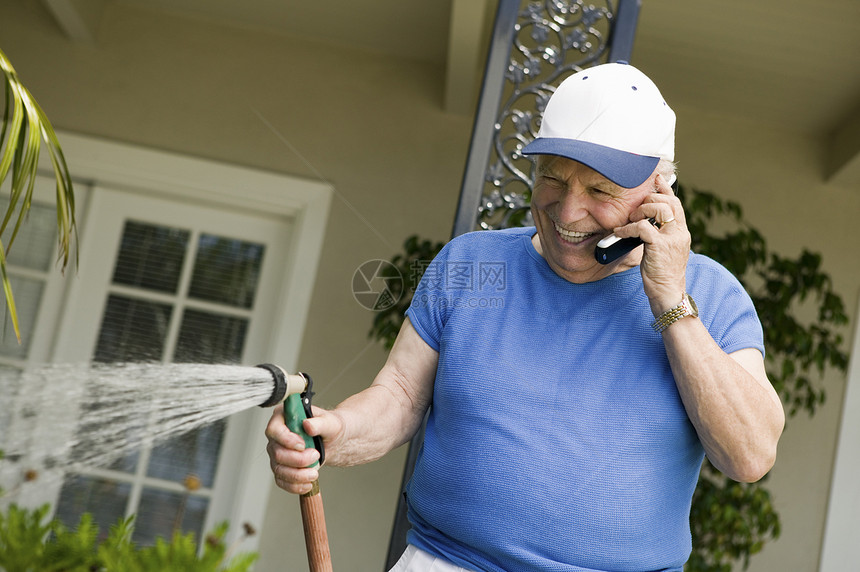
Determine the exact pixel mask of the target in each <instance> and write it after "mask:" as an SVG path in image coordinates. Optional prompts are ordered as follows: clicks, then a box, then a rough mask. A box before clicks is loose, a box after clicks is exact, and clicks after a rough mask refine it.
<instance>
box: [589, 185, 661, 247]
mask: <svg viewBox="0 0 860 572" xmlns="http://www.w3.org/2000/svg"><path fill="white" fill-rule="evenodd" d="M676 184H677V177H676V176H675V175H672V178H671V179H669V186H671V187H672V190H673V191H675V192H677V190H678V189H677V187H676ZM654 192H655V193H656V192H657V191H654ZM648 222H650V223H651V224H653V225H654V226H657V220H656V219H653V218H649V219H648ZM640 244H642V239H641V238H639V237H638V236H630V237H628V238H618V237H617V236H615V235H614V234H610V235H609V236H607V237H606V238H604V239H603V240H601V241H600V242H598V243H597V247H596V248H595V249H594V258H595V259H596V260H597V261H598V262H599V263H601V264H609V263H610V262H615V261H616V260H618V259H619V258H621V257H622V256H624V255H625V254H627V253H628V252H630V251H631V250H633V249H634V248H636V247H637V246H639V245H640Z"/></svg>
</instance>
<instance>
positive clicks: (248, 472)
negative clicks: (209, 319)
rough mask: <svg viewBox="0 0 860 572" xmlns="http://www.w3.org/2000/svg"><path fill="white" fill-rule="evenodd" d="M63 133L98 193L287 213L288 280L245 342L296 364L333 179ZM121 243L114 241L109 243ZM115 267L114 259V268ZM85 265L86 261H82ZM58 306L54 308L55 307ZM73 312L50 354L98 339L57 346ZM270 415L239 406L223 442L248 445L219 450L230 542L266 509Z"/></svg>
mask: <svg viewBox="0 0 860 572" xmlns="http://www.w3.org/2000/svg"><path fill="white" fill-rule="evenodd" d="M58 135H59V138H60V141H61V143H62V145H63V151H64V154H65V156H66V160H67V163H68V165H69V168H70V170H71V171H72V173H73V177H74V179H75V181H76V185H80V186H81V187H90V188H91V194H92V195H93V196H92V198H93V199H95V197H96V195H97V193H99V189H111V190H119V191H123V192H128V193H132V194H138V195H142V196H152V197H158V198H163V199H168V200H172V201H181V202H190V203H193V204H195V205H198V204H199V205H202V206H206V207H215V208H222V209H223V208H227V209H230V210H232V211H236V212H242V213H247V214H250V215H252V216H257V217H266V218H272V217H274V218H277V219H284V218H288V219H290V220H291V224H292V231H291V235H290V244H289V245H288V247H287V256H286V260H285V261H284V264H283V271H282V275H281V277H280V280H279V281H278V283H279V284H280V285H281V286H280V291H279V292H278V293H277V294H276V296H275V299H276V300H277V303H276V304H275V307H274V308H272V312H271V313H272V316H273V319H272V324H271V326H270V328H269V331H268V332H266V334H267V335H266V336H255V338H256V339H252V338H250V337H249V338H248V339H247V340H246V344H258V347H260V348H261V351H262V352H263V353H264V354H265V355H267V356H270V358H269V360H268V361H272V362H274V363H277V364H279V365H281V366H282V367H284V368H286V369H287V370H290V371H294V370H296V369H297V360H298V350H299V347H300V342H301V338H302V334H303V330H304V326H305V323H306V321H307V315H308V309H309V306H310V299H311V295H312V292H313V277H315V276H316V271H317V267H318V263H319V257H320V252H321V249H322V242H323V238H324V233H325V226H326V220H327V217H328V210H329V207H330V202H331V196H332V192H333V189H332V187H331V186H330V185H328V184H326V183H321V182H317V181H311V180H307V179H301V178H298V177H292V176H288V175H281V174H275V173H269V172H264V171H260V170H256V169H250V168H246V167H239V166H234V165H227V164H223V163H219V162H215V161H210V160H205V159H198V158H191V157H187V156H182V155H179V154H174V153H168V152H164V151H158V150H152V149H146V148H142V147H136V146H132V145H128V144H120V143H114V142H110V141H105V140H100V139H96V138H92V137H86V136H82V135H78V134H74V133H65V132H60V133H59V134H58ZM76 188H77V187H76ZM95 203H96V201H95V200H91V201H89V202H88V204H85V206H84V207H83V208H80V206H79V209H78V212H77V216H78V225H79V232H80V234H81V240H85V238H86V233H87V230H88V218H89V217H90V214H91V213H90V211H91V210H92V208H93V205H94V204H95ZM115 246H116V245H110V248H115ZM113 254H115V252H113V253H112V255H111V256H108V257H107V258H106V259H105V260H109V261H110V262H108V263H107V264H110V265H112V264H113ZM82 266H83V265H82ZM111 270H112V267H111V269H109V270H108V272H110V271H111ZM82 271H85V268H83V267H82ZM76 273H77V270H76V269H74V268H73V269H71V270H70V271H67V275H71V276H72V277H74V275H75V274H76ZM80 283H81V281H80V280H74V279H73V280H71V284H70V285H69V287H68V291H67V292H66V293H65V296H64V300H65V301H69V300H75V299H76V295H77V294H78V293H77V292H76V289H79V288H81V286H80ZM57 309H58V308H55V309H54V313H55V314H56V311H57ZM40 313H41V314H43V315H44V313H42V312H40ZM72 315H73V308H71V307H70V305H69V304H65V307H64V308H63V310H62V312H60V317H59V327H58V330H57V333H56V335H55V337H54V343H53V344H52V348H53V349H52V351H51V352H50V361H54V362H60V363H61V362H68V361H80V356H81V355H87V356H88V355H89V352H91V350H92V348H91V347H75V346H74V344H68V345H67V346H66V347H65V348H64V349H62V350H60V344H58V343H56V342H57V341H58V340H61V339H62V340H70V339H71V340H74V339H77V337H76V336H75V335H74V323H73V320H72V319H71V317H72ZM82 352H83V353H82ZM268 416H269V412H268V411H265V410H262V409H255V410H248V411H245V412H242V413H240V414H239V415H238V416H236V417H237V419H236V423H237V424H238V426H239V427H241V430H240V431H233V432H232V434H231V437H230V439H232V440H235V441H237V442H235V443H228V442H225V443H223V444H222V448H223V449H222V450H224V449H227V448H228V447H230V448H233V449H234V450H238V451H240V452H241V453H240V456H239V457H238V458H237V457H236V456H231V458H230V459H229V460H228V459H226V458H225V455H221V459H220V460H219V466H218V473H217V475H218V476H217V478H216V479H217V481H216V483H214V484H213V488H218V489H219V490H222V491H230V494H229V498H226V497H227V495H224V494H217V495H214V496H213V498H212V504H211V505H210V514H215V513H220V514H221V515H222V516H223V515H226V516H224V518H226V519H228V520H229V522H230V523H231V528H230V531H229V532H228V537H227V541H228V542H232V541H234V540H235V539H236V538H238V537H240V536H241V535H242V526H241V525H242V523H243V522H249V523H251V524H253V525H254V526H256V527H257V528H259V527H260V525H261V524H262V522H263V519H264V516H265V511H266V507H267V505H268V498H269V494H270V492H271V490H272V486H273V485H272V479H271V475H270V473H269V469H268V463H267V462H266V460H265V455H264V450H265V437H264V435H263V428H264V427H265V423H266V420H267V419H268ZM231 422H232V420H231ZM255 429H256V430H255ZM228 461H229V466H230V467H231V468H233V469H235V468H239V469H238V470H229V471H224V470H223V468H224V464H225V463H227V462H228ZM212 524H213V523H212V522H211V518H208V519H207V523H206V526H207V527H211V525H212ZM208 529H209V528H207V529H206V530H208ZM258 538H259V537H258V536H254V537H251V538H249V539H247V540H246V541H245V542H244V544H243V549H247V550H256V549H257V547H258V544H259V540H258Z"/></svg>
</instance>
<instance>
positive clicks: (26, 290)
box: [0, 243, 45, 359]
mask: <svg viewBox="0 0 860 572" xmlns="http://www.w3.org/2000/svg"><path fill="white" fill-rule="evenodd" d="M17 246H18V244H17V243H16V244H15V245H14V246H13V247H12V248H17ZM9 283H10V284H11V285H12V294H13V295H14V297H15V309H16V310H17V312H18V325H19V326H20V328H21V343H20V344H19V343H18V340H17V338H15V328H14V327H13V326H12V319H11V318H10V317H9V311H8V309H6V310H5V311H4V312H3V315H4V318H3V333H2V339H0V355H2V356H5V357H11V358H18V359H24V358H26V357H27V355H28V354H29V352H30V342H31V340H32V337H33V327H34V326H35V324H36V316H37V315H38V313H39V304H41V303H42V290H43V289H44V287H45V284H44V282H43V281H41V280H33V279H30V278H22V277H20V276H10V277H9ZM0 303H2V304H3V306H4V308H6V299H5V297H4V298H2V302H0Z"/></svg>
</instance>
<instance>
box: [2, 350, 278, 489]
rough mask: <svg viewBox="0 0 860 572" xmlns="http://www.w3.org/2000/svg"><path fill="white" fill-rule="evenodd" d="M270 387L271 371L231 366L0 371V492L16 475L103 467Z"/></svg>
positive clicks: (261, 397) (250, 402) (246, 403)
mask: <svg viewBox="0 0 860 572" xmlns="http://www.w3.org/2000/svg"><path fill="white" fill-rule="evenodd" d="M273 388H274V382H273V379H272V374H271V373H270V372H269V371H267V370H264V369H261V368H259V367H248V366H234V365H203V364H167V365H163V364H147V363H130V364H60V365H45V366H41V367H36V368H31V369H28V370H27V371H25V372H23V373H22V372H18V371H17V370H11V369H3V370H0V451H3V452H4V453H5V459H3V460H0V488H5V489H6V490H7V491H9V490H10V489H11V488H14V486H15V484H16V483H14V482H10V481H14V480H15V479H16V478H17V479H19V480H20V478H21V477H20V475H21V474H22V471H25V472H26V471H42V470H49V471H52V472H60V473H61V472H64V471H75V470H76V469H79V468H82V467H104V466H107V465H108V464H110V463H111V462H113V461H114V460H116V459H118V458H120V457H122V456H123V455H126V454H129V453H131V452H133V451H135V450H137V449H138V448H140V446H141V445H143V444H147V445H156V444H158V443H161V442H163V441H165V440H167V439H169V438H171V437H175V436H177V435H180V434H183V433H185V432H187V431H191V430H193V429H196V428H199V427H202V426H204V425H207V424H209V423H212V422H214V421H217V420H219V419H223V418H225V417H228V416H230V415H232V414H234V413H238V412H240V411H244V410H246V409H249V408H252V407H255V406H258V405H260V404H261V403H263V402H264V401H266V399H267V398H268V397H269V396H270V395H271V393H272V390H273ZM13 466H14V470H12V467H13ZM58 470H59V471H58ZM4 481H6V482H4Z"/></svg>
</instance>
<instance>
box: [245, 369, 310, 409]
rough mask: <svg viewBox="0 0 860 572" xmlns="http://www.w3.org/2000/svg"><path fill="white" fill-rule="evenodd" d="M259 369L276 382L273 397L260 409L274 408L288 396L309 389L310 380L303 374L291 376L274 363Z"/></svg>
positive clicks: (262, 404) (261, 405)
mask: <svg viewBox="0 0 860 572" xmlns="http://www.w3.org/2000/svg"><path fill="white" fill-rule="evenodd" d="M257 367H261V368H263V369H265V370H267V371H268V372H269V373H271V374H272V377H273V378H274V381H275V387H274V389H273V390H272V395H270V396H269V398H268V399H267V400H266V401H265V402H264V403H261V404H260V407H274V406H275V405H277V404H278V403H280V402H282V401H283V400H284V398H285V397H287V395H294V394H299V393H303V392H304V391H306V390H307V389H308V387H307V385H308V380H307V379H306V378H305V376H304V375H302V374H289V373H287V372H286V371H284V369H283V368H282V367H280V366H277V365H275V364H272V363H261V364H259V365H258V366H257Z"/></svg>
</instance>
